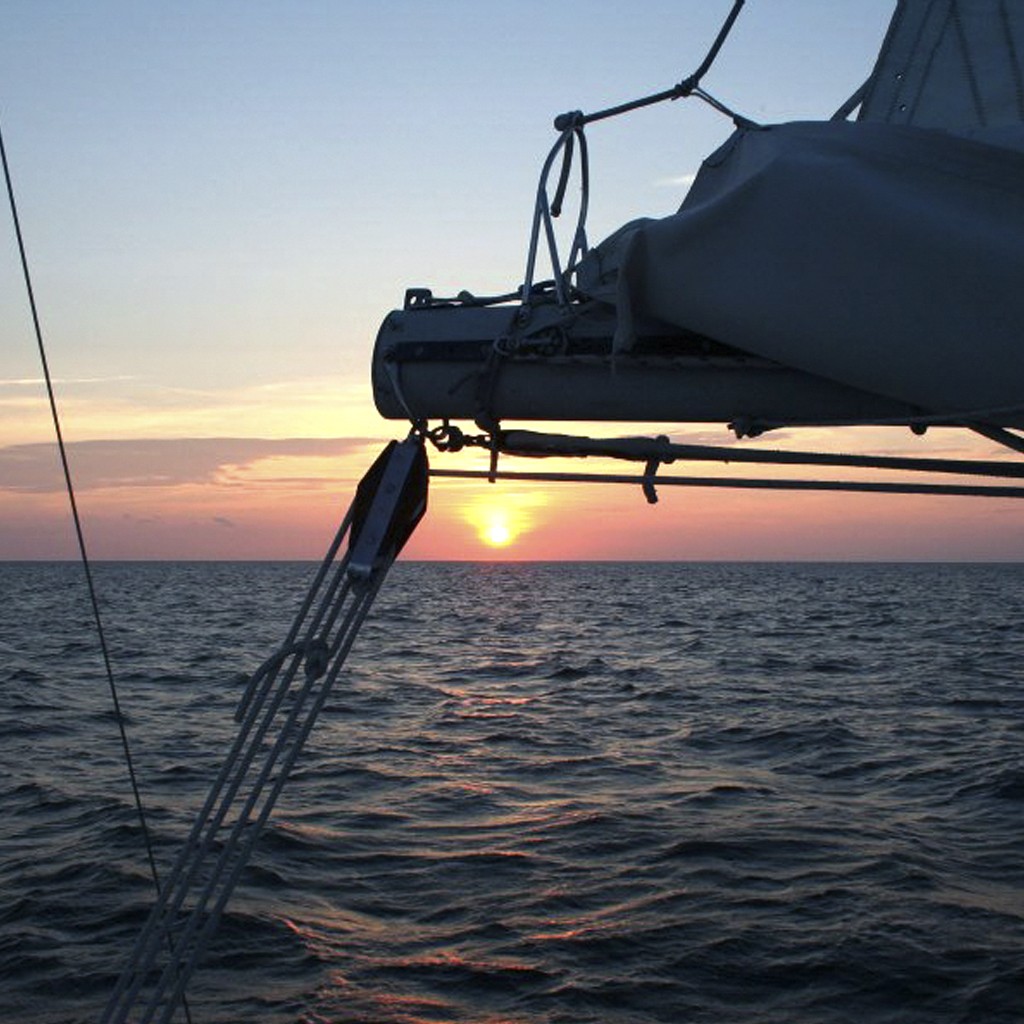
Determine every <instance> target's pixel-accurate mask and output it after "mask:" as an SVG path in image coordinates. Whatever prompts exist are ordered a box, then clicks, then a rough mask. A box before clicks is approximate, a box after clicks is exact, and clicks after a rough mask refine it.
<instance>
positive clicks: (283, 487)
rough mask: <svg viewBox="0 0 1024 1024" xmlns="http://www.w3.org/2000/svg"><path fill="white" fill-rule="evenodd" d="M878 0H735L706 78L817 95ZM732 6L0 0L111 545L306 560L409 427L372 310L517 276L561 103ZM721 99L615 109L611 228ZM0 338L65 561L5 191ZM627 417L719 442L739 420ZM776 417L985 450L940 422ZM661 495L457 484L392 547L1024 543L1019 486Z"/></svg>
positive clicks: (2, 379) (846, 69) (873, 436)
mask: <svg viewBox="0 0 1024 1024" xmlns="http://www.w3.org/2000/svg"><path fill="white" fill-rule="evenodd" d="M892 6H893V4H892V0H856V2H854V0H849V2H847V0H843V2H838V0H837V2H833V3H827V4H823V3H821V2H820V0H748V3H747V5H746V8H745V10H744V12H743V14H742V15H741V17H740V20H739V22H738V23H737V26H736V28H735V29H734V32H733V34H732V36H731V37H730V39H729V41H728V43H727V44H726V47H725V49H724V50H723V52H722V53H721V55H720V57H719V59H718V61H717V63H716V64H715V66H714V68H713V70H712V72H711V73H710V75H709V76H708V77H707V78H706V79H705V83H704V84H705V85H706V87H707V88H708V89H709V90H710V91H711V92H713V93H714V94H715V95H717V96H719V97H720V98H721V99H723V100H724V101H725V102H727V103H729V104H730V105H731V106H732V107H734V108H735V109H738V110H740V111H742V112H744V113H746V114H748V115H749V116H750V117H752V118H754V119H756V120H758V121H761V122H768V123H770V122H777V121H788V120H794V119H814V118H823V117H827V116H829V115H830V114H831V113H832V112H833V111H834V110H835V108H836V107H838V106H839V105H840V104H841V103H842V102H843V100H845V99H846V97H847V96H849V95H850V94H851V93H852V92H853V91H854V90H855V89H856V87H857V86H858V85H859V84H860V83H861V81H862V80H863V79H864V78H865V77H866V75H867V73H868V72H869V71H870V68H871V65H872V62H873V59H874V56H875V54H876V52H877V50H878V47H879V44H880V42H881V39H882V37H883V35H884V32H885V28H886V26H887V24H888V20H889V17H890V14H891V9H892ZM729 7H730V2H729V0H700V2H698V0H673V2H667V0H652V2H649V3H643V4H639V5H636V4H633V5H624V4H612V3H599V4H592V5H589V6H588V7H586V8H581V7H580V5H578V4H569V3H557V2H551V0H548V2H546V3H540V2H535V0H523V2H519V3H516V4H509V3H500V4H499V3H491V2H487V0H476V2H472V3H471V2H468V0H438V2H435V3H431V4H423V3H411V2H404V3H403V2H391V0H381V2H380V3H376V4H356V3H350V2H347V0H335V2H326V0H318V2H312V0H291V2H287V3H286V2H283V0H280V2H265V0H246V2H241V0H238V2H234V0H222V2H216V3H214V2H212V0H211V2H203V3H199V2H190V0H184V2H178V3H174V4H156V3H138V2H130V3H129V2H119V0H118V2H115V0H94V2H92V3H88V4H86V3H82V2H72V0H5V2H4V3H3V4H2V5H0V13H2V16H3V17H2V21H3V32H2V33H0V119H2V125H3V131H4V137H5V141H6V146H7V152H8V158H9V161H10V164H11V170H12V174H13V177H14V186H15V190H16V195H17V199H18V204H19V211H20V216H21V224H22V229H23V232H24V236H25V244H26V247H27V251H28V257H29V261H30V266H31V272H32V276H33V283H34V287H35V294H36V299H37V303H38V306H39V311H40V317H41V321H42V326H43V331H44V337H45V342H46V346H47V353H48V357H49V362H50V367H51V372H52V374H53V377H54V381H55V387H56V392H57V397H58V401H59V404H60V410H61V417H62V424H63V428H64V432H65V437H66V439H67V440H68V442H69V457H70V461H71V469H72V474H73V477H74V479H75V482H76V489H77V491H78V498H79V505H80V508H81V511H82V516H83V521H84V525H85V531H86V538H87V543H88V544H89V549H90V553H91V554H92V555H93V557H96V558H130V559H135V558H143V559H152V558H175V559H184V558H199V559H205V558H317V557H319V555H320V554H321V553H322V550H323V549H324V548H325V547H326V545H327V543H328V541H329V539H330V537H331V536H332V535H333V532H334V529H335V526H336V523H337V521H338V519H339V518H340V517H341V515H342V514H343V512H344V510H345V508H346V507H347V505H348V502H349V500H350V498H351V494H352V492H353V488H354V486H355V483H356V482H357V481H358V479H359V478H360V477H361V475H362V473H363V472H364V471H365V469H366V468H367V467H368V466H369V464H370V463H371V462H372V460H373V458H374V457H375V455H376V453H377V452H378V451H379V450H380V448H381V447H382V445H383V444H384V443H385V442H386V441H387V440H388V439H389V438H392V437H401V436H403V434H404V433H405V429H406V428H405V426H404V425H403V424H402V423H400V422H388V421H385V420H383V419H381V417H380V416H379V415H378V414H377V412H376V411H375V409H374V407H373V403H372V397H371V393H370V386H369V364H370V354H371V351H372V347H373V342H374V338H375V336H376V333H377V329H378V327H379V325H380V323H381V321H382V320H383V318H384V316H385V315H386V314H387V313H388V311H389V310H391V309H394V308H396V307H398V306H400V305H401V302H402V296H403V294H404V291H405V289H406V288H407V287H410V286H427V287H431V288H433V289H434V290H435V292H438V293H442V294H446V293H454V292H457V291H459V290H461V289H463V288H466V289H469V290H471V291H474V292H478V293H488V292H502V291H506V290H510V289H512V288H515V287H516V286H517V285H518V284H519V283H520V281H521V279H522V275H523V268H524V263H525V250H526V242H527V238H528V232H529V218H530V213H531V209H532V202H533V193H534V190H535V188H536V181H537V175H538V172H539V169H540V164H541V162H542V160H543V158H544V156H545V154H546V152H547V149H548V147H549V146H550V145H551V143H552V141H553V138H554V136H553V131H552V128H551V120H552V118H553V117H554V115H556V114H558V113H560V112H562V111H564V110H570V109H576V108H582V109H584V110H594V109H599V108H601V107H605V106H608V105H611V104H615V103H619V102H622V101H624V100H627V99H631V98H634V97H637V96H641V95H645V94H647V93H650V92H655V91H658V90H661V89H663V88H666V87H668V86H670V85H671V84H672V83H673V82H675V81H678V80H679V79H680V78H682V77H684V76H685V75H686V74H687V73H688V72H689V71H691V70H692V69H693V68H694V67H695V66H696V65H697V63H699V61H700V59H701V57H702V56H703V54H704V52H705V50H706V48H707V46H708V45H709V43H710V41H711V40H712V39H713V37H714V35H715V33H716V31H717V28H718V26H719V24H720V23H721V21H722V20H723V18H724V17H725V15H726V13H727V12H728V10H729ZM583 10H586V12H587V16H586V17H584V16H582V14H581V11H583ZM730 127H731V126H730V124H729V123H728V122H727V121H725V120H724V119H722V118H721V117H719V116H717V115H715V114H713V113H712V112H711V111H709V110H708V109H707V108H706V107H704V106H703V105H701V104H700V103H698V102H696V101H688V102H678V103H671V104H663V105H661V106H658V107H652V108H649V109H646V110H643V111H639V112H636V113H634V114H632V115H629V116H628V117H623V118H618V119H615V120H614V121H607V122H602V123H601V124H595V125H593V126H592V127H591V128H590V129H588V139H589V142H590V149H591V177H592V193H591V213H590V220H589V234H590V236H591V238H592V239H599V238H601V237H603V236H605V235H607V234H610V233H611V232H612V231H614V230H615V228H616V227H618V226H619V225H621V224H622V223H624V222H626V221H628V220H630V219H633V218H635V217H638V216H663V215H667V214H670V213H671V212H672V211H673V210H674V209H675V208H676V207H677V206H678V204H679V202H680V201H681V199H682V197H683V195H684V194H685V190H686V187H687V183H688V182H689V181H691V180H692V177H693V175H694V174H695V173H696V171H697V169H698V167H699V166H700V162H701V160H702V158H703V157H704V156H705V155H706V154H707V153H709V152H710V151H711V150H712V149H714V148H715V146H717V145H718V144H719V143H720V142H721V141H722V140H723V139H724V138H725V137H726V136H727V135H728V133H729V130H730ZM0 334H2V338H3V341H2V344H0V559H11V558H68V557H75V555H76V550H75V547H74V539H73V533H72V529H71V525H70V517H69V513H68V502H67V497H66V495H65V493H64V485H63V478H62V476H61V473H60V466H59V462H58V459H57V455H56V451H55V448H54V444H53V426H52V423H51V421H50V418H49V410H48V407H47V404H46V399H45V392H44V389H43V387H42V384H41V382H40V376H41V371H40V363H39V356H38V353H37V350H36V345H35V339H34V336H33V333H32V325H31V320H30V316H29V308H28V303H27V299H26V296H25V288H24V284H23V282H22V279H21V272H20V267H19V265H18V262H17V250H16V245H15V239H14V231H13V227H12V224H11V220H10V216H9V214H8V213H7V211H6V210H5V211H4V212H3V214H2V215H0ZM648 428H650V429H649V430H648ZM582 429H585V430H586V431H587V432H590V433H594V432H602V431H603V432H604V433H605V434H609V435H612V434H616V433H622V432H623V429H622V428H621V427H616V426H612V427H610V428H609V426H607V425H605V426H601V425H584V427H583V428H582ZM630 432H637V433H647V432H657V433H669V434H671V436H672V437H673V439H675V440H679V441H693V440H704V441H710V442H713V443H728V441H729V435H728V434H727V433H726V432H725V430H724V428H722V427H720V426H717V427H716V426H705V425H699V426H697V427H694V426H686V425H666V424H653V425H643V424H638V425H636V429H635V431H633V430H632V429H631V430H630ZM781 442H786V443H790V444H792V445H793V446H796V447H801V448H814V447H829V448H832V449H833V450H836V449H839V450H875V451H878V450H881V451H884V452H903V451H906V452H912V453H914V454H920V455H926V454H939V453H942V454H957V455H982V456H985V455H989V454H990V453H991V452H992V450H993V447H992V445H991V444H989V443H988V442H984V441H981V440H973V441H972V440H971V439H970V438H969V437H966V436H964V435H962V434H954V433H953V432H950V431H946V432H943V431H931V432H929V435H928V436H927V437H926V438H924V439H917V438H913V437H912V436H911V435H910V434H909V432H907V431H894V430H888V431H886V430H861V431H859V432H858V431H854V432H847V434H843V435H840V434H837V433H836V432H833V431H824V430H818V431H792V432H786V433H785V434H784V435H776V436H773V437H772V444H779V443H781ZM433 463H434V465H437V466H444V467H448V468H473V467H476V466H478V465H479V460H477V459H473V458H472V457H467V456H466V455H465V454H464V453H463V454H460V455H448V456H440V455H435V456H433ZM528 468H533V467H532V466H531V467H528ZM583 468H587V469H598V468H600V467H599V466H596V465H595V466H590V465H588V466H585V467H583ZM615 468H618V467H615ZM679 471H680V472H682V471H683V470H682V469H680V470H679ZM660 499H661V500H660V501H659V503H658V504H657V505H654V506H651V505H648V504H646V502H645V501H644V500H643V497H642V495H641V494H640V491H639V489H638V488H635V487H611V486H608V487H601V486H596V485H564V484H562V485H524V484H513V483H500V484H497V485H489V484H487V483H485V482H466V481H440V480H438V481H435V482H434V483H433V485H432V490H431V498H430V510H429V512H428V515H427V517H426V519H425V520H424V522H423V523H422V524H421V526H420V528H419V530H418V531H417V533H416V535H415V536H414V537H413V539H412V540H411V541H410V544H409V547H408V548H407V552H406V554H407V557H411V558H443V559H477V558H502V559H560V558H570V559H577V558H583V559H696V560H704V559H737V560H739V559H814V560H818V559H821V560H827V559H841V560H846V559H881V560H894V559H895V560H902V559H910V560H918V559H927V560H942V559H968V560H974V559H977V560H993V559H994V560H1000V559H1007V560H1019V559H1021V558H1024V521H1022V514H1024V510H1021V511H1018V510H1017V508H1016V507H1015V505H1014V503H1013V502H1010V501H1007V500H1002V501H1000V500H992V499H975V498H972V499H953V498H931V497H878V496H859V495H837V494H792V493H784V492H783V493H768V492H756V493H755V492H743V491H724V490H709V489H683V488H679V489H670V488H662V490H661V492H660Z"/></svg>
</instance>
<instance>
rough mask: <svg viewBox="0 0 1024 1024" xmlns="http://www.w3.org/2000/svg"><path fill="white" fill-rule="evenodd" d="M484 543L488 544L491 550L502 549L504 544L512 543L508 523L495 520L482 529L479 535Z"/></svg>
mask: <svg viewBox="0 0 1024 1024" xmlns="http://www.w3.org/2000/svg"><path fill="white" fill-rule="evenodd" d="M481 536H482V539H483V541H484V543H486V544H490V545H491V547H492V548H503V547H505V545H506V544H511V543H512V539H513V538H512V531H511V530H510V529H509V527H508V523H505V522H502V521H501V520H500V519H495V520H494V521H493V522H492V523H490V524H489V525H488V526H486V527H485V528H484V530H483V531H482V533H481Z"/></svg>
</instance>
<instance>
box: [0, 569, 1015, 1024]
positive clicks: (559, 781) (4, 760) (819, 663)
mask: <svg viewBox="0 0 1024 1024" xmlns="http://www.w3.org/2000/svg"><path fill="white" fill-rule="evenodd" d="M312 571H313V567H312V566H309V565H304V564H265V563H260V564H208V563H202V564H197V563H182V564H156V563H150V564H143V563H136V564H116V563H112V564H101V565H99V566H97V568H96V577H97V585H98V588H99V591H100V594H101V600H102V607H103V613H104V617H105V623H106V627H107V630H108V634H109V639H110V643H111V648H112V654H113V662H114V671H115V674H116V676H117V679H118V685H119V691H120V696H121V701H122V706H123V710H124V712H125V715H126V720H127V727H128V731H129V735H130V738H131V741H132V744H133V747H134V752H135V759H136V768H137V771H138V777H139V782H140V786H141V789H142V792H143V798H144V800H145V802H146V805H147V809H148V813H149V820H150V828H151V830H152V834H153V837H154V843H155V850H156V857H157V860H158V862H159V864H160V866H161V868H166V867H167V866H168V865H169V864H170V862H171V860H172V858H173V856H174V854H175V853H176V851H177V849H178V845H179V844H180V842H181V840H182V838H183V836H184V834H185V832H186V831H187V828H188V826H189V824H190V822H191V815H192V814H193V813H194V811H195V809H196V807H197V805H198V804H199V802H200V801H201V799H202V797H203V795H204V794H205V792H206V790H207V788H208V786H209V785H210V782H211V780H212V778H213V776H214V773H215V771H216V768H217V766H218V763H219V759H220V757H222V755H223V751H224V749H225V746H226V744H227V743H228V742H229V740H230V737H231V736H232V735H233V730H234V722H233V719H232V715H233V712H234V709H235V706H236V703H237V701H238V698H239V696H240V694H241V692H242V690H243V688H244V683H245V678H246V673H248V672H251V671H252V670H253V669H254V668H255V667H256V666H257V665H258V664H259V663H260V662H261V661H263V659H264V658H265V657H266V656H267V655H268V654H270V653H271V652H272V651H273V650H274V649H275V647H276V646H277V645H278V643H279V642H280V641H281V639H283V636H284V633H285V631H286V629H287V626H288V624H289V622H290V620H291V617H292V615H293V612H294V610H295V608H296V606H297V604H298V602H299V600H300V598H301V596H302V594H303V593H304V592H305V588H306V586H307V584H308V582H309V580H310V578H311V575H312ZM0 594H2V601H0V1020H2V1021H5V1022H6V1021H12V1022H13V1021H18V1022H20V1024H44V1022H45V1024H55V1022H77V1021H94V1020H96V1019H97V1018H98V1016H99V1013H100V1011H101V1009H102V1006H103V1005H104V1003H105V1001H106V998H107V996H108V994H109V992H110V990H111V988H112V986H113V984H114V982H115V980H116V977H117V974H118V972H119V971H120V968H121V966H122V964H123V962H124V960H125V959H126V957H127V956H128V953H129V950H130V948H131V944H132V942H133V940H134V937H135V935H136V934H137V933H138V931H139V929H140V927H141V925H142V923H143V921H144V920H145V916H146V913H147V910H148V907H149V905H150V903H151V901H152V887H151V883H150V882H149V878H148V869H147V866H146V861H145V854H144V851H143V847H142V840H141V834H140V829H139V826H138V824H137V822H136V818H135V814H134V810H133V807H132V803H131V795H130V790H129V787H128V782H127V776H126V772H125V768H124V765H123V761H122V757H121V752H120V745H119V738H118V735H117V731H116V724H115V720H114V716H113V714H112V711H111V704H110V697H109V693H108V690H107V684H106V681H105V677H104V674H103V669H102V662H101V659H100V656H99V653H98V650H97V646H96V643H95V640H94V636H93V632H92V625H91V619H90V612H89V608H88V605H87V603H86V597H85V592H84V587H83V585H82V582H81V570H80V569H79V568H78V567H77V566H75V565H66V564H53V563H49V564H32V563H12V564H5V565H0ZM1022 675H1024V566H1018V565H864V566H861V565H809V564H799V565H771V564H758V565H753V564H751V565H741V564H699V565H695V564H611V563H608V564H582V565H576V564H521V565H500V564H491V565H485V564H425V563H421V564H413V563H410V564H405V563H402V564H399V565H398V566H396V567H395V569H394V570H393V572H392V575H391V577H390V578H389V580H388V581H387V583H386V584H385V588H384V590H383V591H382V593H381V595H380V598H379V600H378V604H377V607H376V608H375V609H374V612H373V613H372V615H371V618H370V619H369V620H368V622H367V623H366V625H365V627H364V629H363V632H362V634H361V636H360V637H359V640H358V641H357V644H356V647H355V649H354V651H353V653H352V655H351V657H350V659H349V671H348V672H347V673H346V674H345V676H344V677H343V678H342V680H340V681H339V684H338V686H337V687H336V688H335V690H334V691H333V693H332V696H331V698H330V700H329V703H328V706H327V708H326V709H325V712H324V714H323V715H322V717H321V719H320V721H319V723H318V725H317V728H316V730H315V731H314V733H313V736H312V738H311V741H310V743H309V744H308V746H307V748H306V750H305V752H304V756H303V758H302V760H301V762H300V765H299V768H298V770H297V772H296V773H295V775H294V777H293V779H292V782H291V784H290V787H289V788H288V789H287V790H286V792H285V795H284V797H283V799H282V801H281V803H280V804H279V805H278V808H277V810H276V812H275V815H274V818H273V820H272V822H271V824H270V826H269V828H268V831H267V832H266V833H265V834H264V837H263V841H262V842H261V845H260V847H259V849H258V851H257V854H256V856H255V858H254V859H253V861H252V863H251V865H250V867H249V869H248V870H247V872H246V874H245V876H244V878H243V882H242V885H241V886H240V888H239V889H238V890H237V892H236V896H235V899H234V900H233V902H232V904H231V906H230V908H229V912H228V914H227V915H226V917H225V920H224V922H223V924H222V927H221V930H220V933H219V935H218V937H217V939H216V941H215V943H214V945H213V947H212V949H211V950H210V952H209V955H208V957H207V961H206V963H205V965H204V967H203V968H202V969H201V970H200V971H199V972H198V973H197V974H196V975H195V977H194V979H193V983H192V984H191V986H190V988H189V999H190V1003H191V1008H192V1016H193V1020H195V1021H196V1022H197V1024H198V1022H200V1021H201V1022H204V1024H209V1022H235V1021H264V1022H274V1024H277V1022H286V1021H294V1022H299V1021H301V1022H305V1024H321V1022H328V1021H331V1022H334V1021H337V1022H353V1024H354V1022H359V1024H413V1022H423V1024H426V1022H432V1024H440V1022H449V1021H450V1022H471V1024H587V1022H606V1024H645V1022H671V1024H684V1022H690V1021H694V1022H702V1021H707V1022H716V1024H728V1022H757V1024H776V1022H777V1024H838V1022H865V1021H870V1022H893V1024H896V1022H899V1024H914V1022H921V1024H945V1022H984V1024H1002V1022H1019V1021H1022V1020H1024V683H1022Z"/></svg>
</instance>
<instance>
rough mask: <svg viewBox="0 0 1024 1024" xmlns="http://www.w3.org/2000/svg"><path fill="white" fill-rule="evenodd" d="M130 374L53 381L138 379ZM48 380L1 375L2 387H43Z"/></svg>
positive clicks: (65, 382)
mask: <svg viewBox="0 0 1024 1024" xmlns="http://www.w3.org/2000/svg"><path fill="white" fill-rule="evenodd" d="M137 379H138V378H137V377H133V376H131V375H129V374H121V375H119V376H116V377H54V378H52V382H53V383H54V384H57V385H66V384H112V383H117V382H119V381H126V380H137ZM45 384H46V381H45V380H44V379H43V378H42V377H0V388H27V387H42V386H44V385H45Z"/></svg>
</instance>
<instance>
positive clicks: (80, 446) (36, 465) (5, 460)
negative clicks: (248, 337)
mask: <svg viewBox="0 0 1024 1024" xmlns="http://www.w3.org/2000/svg"><path fill="white" fill-rule="evenodd" d="M373 443H374V442H372V441H371V440H369V439H366V438H345V439H341V438H282V439H268V438H255V437H241V438H239V437H206V438H187V439H176V438H156V439H143V440H135V441H120V440H114V441H109V440H107V441H80V442H77V443H74V444H71V445H69V446H68V459H69V462H70V464H71V472H72V477H73V479H74V483H75V487H76V488H77V489H80V490H95V489H99V488H114V487H120V488H124V487H173V486H179V485H183V484H220V485H226V486H232V485H234V486H237V485H238V484H239V483H241V482H244V483H255V482H257V481H258V483H259V484H260V485H263V486H267V485H269V486H273V485H275V484H278V485H280V484H284V483H287V484H291V483H294V482H295V481H296V480H297V479H299V477H297V476H296V474H295V465H296V461H297V460H300V462H299V464H300V465H303V466H305V465H308V460H310V459H318V460H328V462H329V461H330V460H334V459H340V458H343V457H345V456H348V455H353V454H356V453H361V452H363V451H364V450H365V449H366V448H367V446H369V445H371V444H373ZM339 475H340V474H339ZM326 478H327V477H326V476H319V477H317V476H315V475H312V474H307V475H304V476H303V477H302V478H301V479H302V480H303V481H304V482H306V483H323V482H324V480H325V479H326ZM63 488H64V481H63V477H62V475H61V473H60V464H59V461H58V457H57V451H56V446H55V445H53V444H50V443H34V444H18V445H8V446H7V447H3V448H0V490H6V491H15V492H19V493H34V494H44V493H49V492H53V491H60V490H63ZM221 525H231V524H230V523H228V522H226V521H225V522H224V523H222V524H221Z"/></svg>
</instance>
